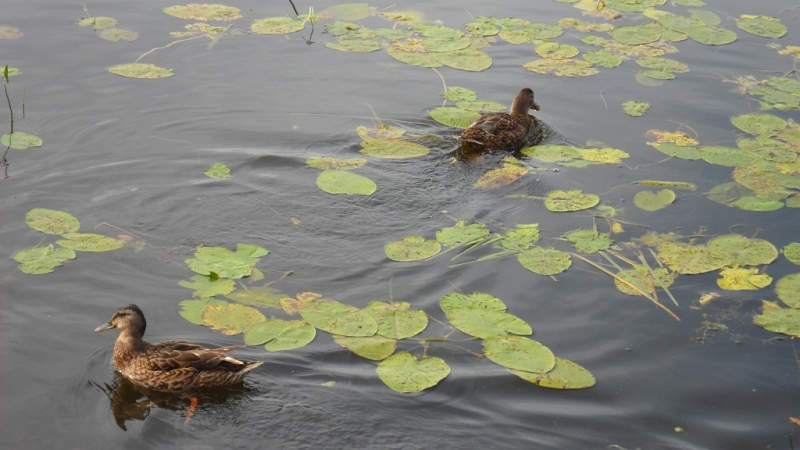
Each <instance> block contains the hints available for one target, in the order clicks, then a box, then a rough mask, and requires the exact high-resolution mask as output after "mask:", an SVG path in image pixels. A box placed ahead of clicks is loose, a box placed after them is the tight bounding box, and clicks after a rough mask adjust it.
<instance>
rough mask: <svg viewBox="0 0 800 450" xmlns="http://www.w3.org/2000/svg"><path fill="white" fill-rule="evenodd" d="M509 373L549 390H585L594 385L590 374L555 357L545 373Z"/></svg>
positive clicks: (578, 366)
mask: <svg viewBox="0 0 800 450" xmlns="http://www.w3.org/2000/svg"><path fill="white" fill-rule="evenodd" d="M510 370H511V373H513V374H514V375H516V376H518V377H520V378H522V379H523V380H525V381H528V382H530V383H533V384H535V385H537V386H541V387H544V388H550V389H586V388H590V387H592V386H594V385H595V383H596V381H595V378H594V375H592V373H591V372H589V371H588V370H586V369H585V368H583V367H582V366H580V365H578V364H576V363H574V362H572V361H569V360H567V359H563V358H559V357H555V366H554V367H553V369H552V370H551V371H549V372H547V373H536V372H526V371H524V370H514V369H510Z"/></svg>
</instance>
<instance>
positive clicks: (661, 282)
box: [614, 264, 677, 295]
mask: <svg viewBox="0 0 800 450" xmlns="http://www.w3.org/2000/svg"><path fill="white" fill-rule="evenodd" d="M653 274H655V279H653ZM617 276H619V277H620V278H622V279H624V280H626V281H628V282H630V283H631V284H633V285H634V286H638V287H640V288H641V290H642V291H644V292H650V290H651V288H650V286H651V282H652V284H653V285H654V286H655V287H661V288H665V287H667V288H668V287H669V286H671V285H672V283H673V282H674V281H675V277H676V276H677V275H674V274H671V273H669V271H668V270H667V269H665V268H663V267H657V268H655V269H653V272H652V273H651V272H650V270H649V269H647V268H646V267H644V266H643V265H641V264H637V265H635V266H633V267H632V268H630V269H625V270H623V271H622V272H619V273H617ZM651 280H652V281H651ZM614 286H616V288H617V289H619V290H620V292H622V293H623V294H627V295H642V293H641V292H639V290H637V289H634V288H633V287H631V286H629V285H628V284H625V283H623V282H622V281H620V280H618V279H616V278H615V279H614Z"/></svg>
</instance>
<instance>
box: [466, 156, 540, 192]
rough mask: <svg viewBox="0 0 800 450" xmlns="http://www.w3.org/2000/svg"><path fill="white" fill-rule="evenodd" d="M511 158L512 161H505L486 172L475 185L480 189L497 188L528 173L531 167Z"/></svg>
mask: <svg viewBox="0 0 800 450" xmlns="http://www.w3.org/2000/svg"><path fill="white" fill-rule="evenodd" d="M509 159H511V160H512V161H511V162H509V161H506V162H504V163H503V166H502V167H497V168H494V169H492V170H490V171H488V172H486V173H485V174H484V175H483V176H482V177H480V178H479V179H478V181H476V182H475V184H473V186H475V187H476V188H479V189H495V188H499V187H502V186H508V185H509V184H511V183H513V182H515V181H517V180H519V179H520V178H522V177H523V176H524V175H525V174H527V173H528V170H529V169H528V167H527V166H525V165H522V164H520V163H519V162H517V161H516V160H514V159H513V158H509Z"/></svg>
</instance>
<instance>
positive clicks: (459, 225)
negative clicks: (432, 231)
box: [436, 220, 489, 247]
mask: <svg viewBox="0 0 800 450" xmlns="http://www.w3.org/2000/svg"><path fill="white" fill-rule="evenodd" d="M488 235H489V230H488V229H487V228H486V225H484V224H482V223H477V222H476V223H471V224H469V225H466V222H465V221H463V220H459V221H458V222H456V224H455V226H452V227H447V228H442V229H441V230H439V231H437V232H436V240H437V241H439V242H440V243H441V244H442V245H444V246H445V247H457V246H459V245H463V244H471V243H473V242H476V241H478V240H480V239H483V238H484V237H486V236H488Z"/></svg>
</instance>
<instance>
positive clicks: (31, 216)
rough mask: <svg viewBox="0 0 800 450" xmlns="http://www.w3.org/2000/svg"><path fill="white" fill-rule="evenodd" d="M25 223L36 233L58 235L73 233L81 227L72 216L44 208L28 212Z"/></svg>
mask: <svg viewBox="0 0 800 450" xmlns="http://www.w3.org/2000/svg"><path fill="white" fill-rule="evenodd" d="M25 223H26V224H27V225H28V226H29V227H31V228H33V229H34V230H36V231H41V232H42V233H47V234H57V235H62V234H66V233H73V232H75V231H78V228H80V226H81V224H80V222H78V219H76V218H75V216H73V215H72V214H69V213H65V212H64V211H56V210H53V209H44V208H34V209H32V210H30V211H28V213H27V214H25Z"/></svg>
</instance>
